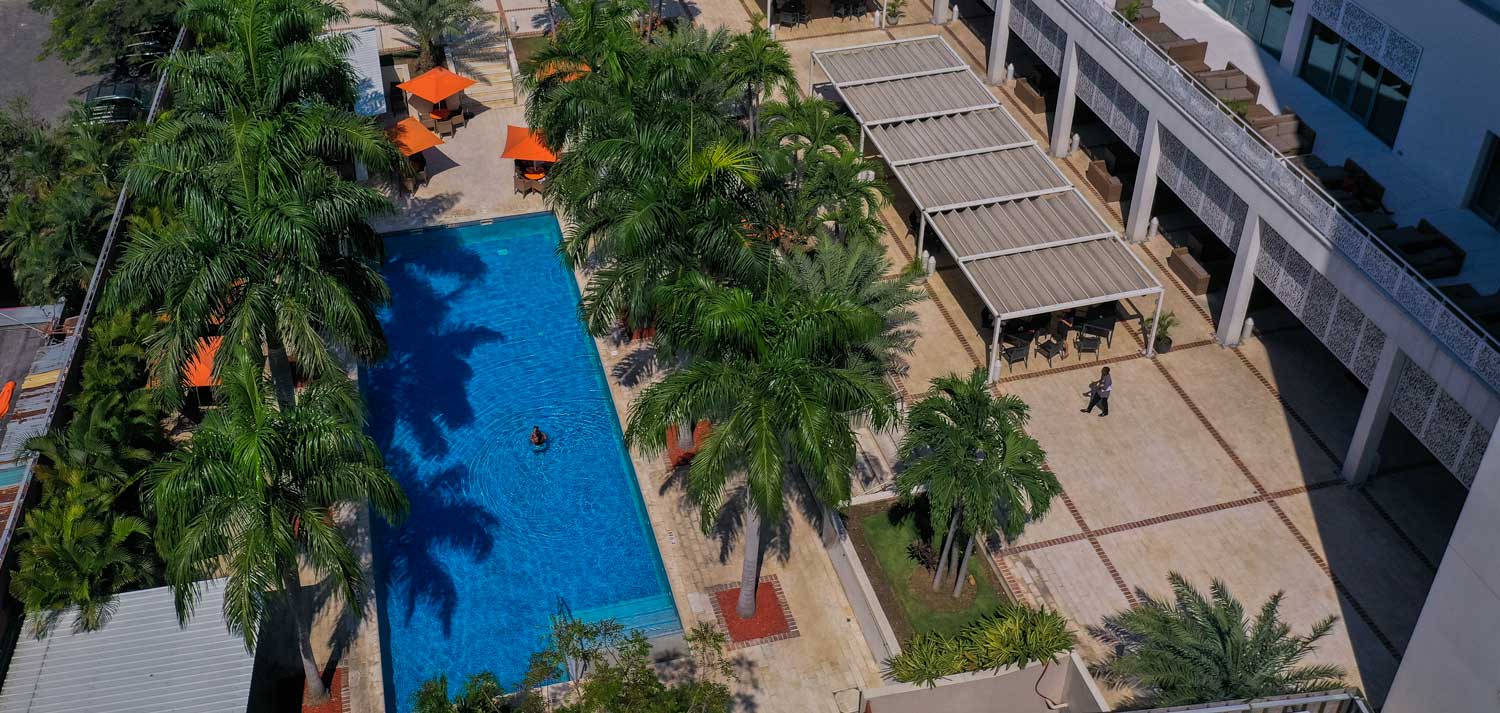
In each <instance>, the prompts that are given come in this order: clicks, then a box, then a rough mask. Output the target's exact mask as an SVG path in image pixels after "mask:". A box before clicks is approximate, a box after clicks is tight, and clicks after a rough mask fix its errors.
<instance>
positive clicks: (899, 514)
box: [847, 500, 1006, 641]
mask: <svg viewBox="0 0 1500 713" xmlns="http://www.w3.org/2000/svg"><path fill="white" fill-rule="evenodd" d="M847 528H848V531H849V538H850V541H851V542H853V544H854V549H855V551H856V552H857V553H859V559H860V563H861V564H862V565H863V566H864V569H865V574H866V576H868V577H869V579H870V586H871V587H872V588H873V589H874V590H875V596H876V598H878V599H879V600H880V607H881V609H883V610H884V611H885V615H886V618H887V619H889V620H890V623H891V629H892V630H893V631H894V632H895V634H896V637H897V638H898V639H899V640H901V641H907V640H910V639H911V637H912V635H914V634H946V635H952V634H955V633H957V632H958V631H959V630H960V629H962V628H963V627H964V626H965V625H967V624H970V623H972V622H974V621H975V620H976V619H978V618H980V617H982V616H985V615H987V614H993V613H994V612H995V610H996V609H997V608H999V607H1000V605H1001V604H1003V603H1005V601H1006V598H1005V595H1004V594H1003V593H1002V592H1004V589H1002V588H1001V587H1000V584H999V582H998V581H997V580H996V579H995V576H994V573H993V572H992V571H991V570H990V568H989V566H988V565H987V564H986V563H985V562H984V561H983V558H982V557H975V558H974V559H973V560H971V561H970V562H969V571H968V575H969V582H968V584H966V586H965V587H964V589H963V592H962V593H961V594H960V595H959V596H958V597H954V596H953V591H952V586H951V585H948V586H943V587H939V590H938V591H933V589H932V578H933V570H931V569H929V568H928V567H925V566H923V564H922V563H921V562H920V561H919V558H918V556H916V555H915V554H914V553H915V552H916V551H917V549H918V548H919V547H921V544H922V543H925V544H926V545H927V546H928V547H932V548H933V549H934V550H935V549H937V547H939V546H941V540H940V538H939V537H937V536H935V535H934V534H933V532H932V527H931V524H930V521H929V518H928V515H927V504H926V500H919V501H916V502H914V503H912V504H911V505H904V504H902V503H900V502H898V501H895V500H890V501H885V502H879V503H870V504H866V505H860V506H856V507H852V508H850V509H849V512H848V521H847ZM934 543H936V544H934Z"/></svg>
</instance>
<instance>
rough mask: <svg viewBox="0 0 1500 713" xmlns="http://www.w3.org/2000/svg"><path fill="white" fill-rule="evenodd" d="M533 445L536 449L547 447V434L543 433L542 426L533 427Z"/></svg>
mask: <svg viewBox="0 0 1500 713" xmlns="http://www.w3.org/2000/svg"><path fill="white" fill-rule="evenodd" d="M531 445H532V446H533V447H536V448H541V447H542V446H545V445H547V434H545V433H542V427H541V426H532V427H531Z"/></svg>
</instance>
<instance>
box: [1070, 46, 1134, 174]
mask: <svg viewBox="0 0 1500 713" xmlns="http://www.w3.org/2000/svg"><path fill="white" fill-rule="evenodd" d="M1078 98H1079V99H1082V100H1083V103H1084V104H1087V105H1088V107H1089V108H1090V109H1092V110H1093V111H1094V113H1095V114H1097V115H1098V116H1099V118H1100V119H1102V120H1103V121H1104V123H1105V125H1107V126H1108V127H1109V128H1110V130H1111V131H1114V132H1115V136H1118V137H1120V140H1121V141H1124V142H1125V144H1126V145H1127V146H1129V147H1130V148H1131V149H1132V150H1134V151H1135V152H1136V153H1140V151H1141V140H1142V138H1143V137H1144V136H1145V133H1146V107H1145V106H1142V105H1141V103H1140V102H1138V101H1136V100H1135V97H1133V96H1131V95H1130V92H1129V91H1126V89H1125V88H1124V87H1122V86H1120V83H1119V82H1117V81H1115V78H1114V77H1111V76H1110V75H1109V73H1108V72H1106V71H1104V67H1103V66H1101V65H1100V64H1099V63H1098V62H1095V61H1094V58H1093V57H1090V56H1089V55H1088V54H1087V53H1085V52H1079V53H1078Z"/></svg>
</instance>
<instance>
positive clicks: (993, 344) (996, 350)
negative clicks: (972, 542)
mask: <svg viewBox="0 0 1500 713" xmlns="http://www.w3.org/2000/svg"><path fill="white" fill-rule="evenodd" d="M1004 324H1005V323H1004V322H1002V321H1001V320H1000V317H999V316H998V315H996V316H995V326H994V331H993V333H992V334H991V335H990V374H989V376H990V379H989V382H990V383H991V384H993V383H995V382H997V381H999V380H1000V328H1001V327H1002V326H1003V325H1004ZM955 554H956V553H955Z"/></svg>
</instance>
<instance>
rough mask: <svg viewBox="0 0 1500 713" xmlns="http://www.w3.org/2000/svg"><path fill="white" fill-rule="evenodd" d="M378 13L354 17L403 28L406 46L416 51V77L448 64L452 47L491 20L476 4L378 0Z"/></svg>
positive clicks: (469, 1) (466, 1) (473, 0)
mask: <svg viewBox="0 0 1500 713" xmlns="http://www.w3.org/2000/svg"><path fill="white" fill-rule="evenodd" d="M376 1H377V2H378V3H380V7H381V9H379V10H363V11H361V12H358V13H355V17H360V18H364V19H366V20H375V21H377V22H383V23H385V24H387V25H395V26H396V27H398V28H400V30H401V34H402V35H403V36H404V38H405V41H406V43H407V44H409V45H411V46H412V47H414V48H416V50H417V66H416V68H415V69H414V70H413V72H414V73H415V74H421V73H422V72H425V71H427V70H429V69H432V68H433V67H436V66H438V65H440V64H443V63H444V62H445V61H447V56H446V55H447V53H446V49H447V46H448V44H449V43H451V42H453V41H454V40H457V39H460V38H462V37H463V36H464V35H467V34H469V33H470V32H471V31H473V30H474V29H475V28H476V27H478V26H479V25H482V24H483V23H484V22H485V21H486V20H488V19H489V13H487V12H485V11H484V8H482V7H480V6H479V3H478V2H477V0H376Z"/></svg>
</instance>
